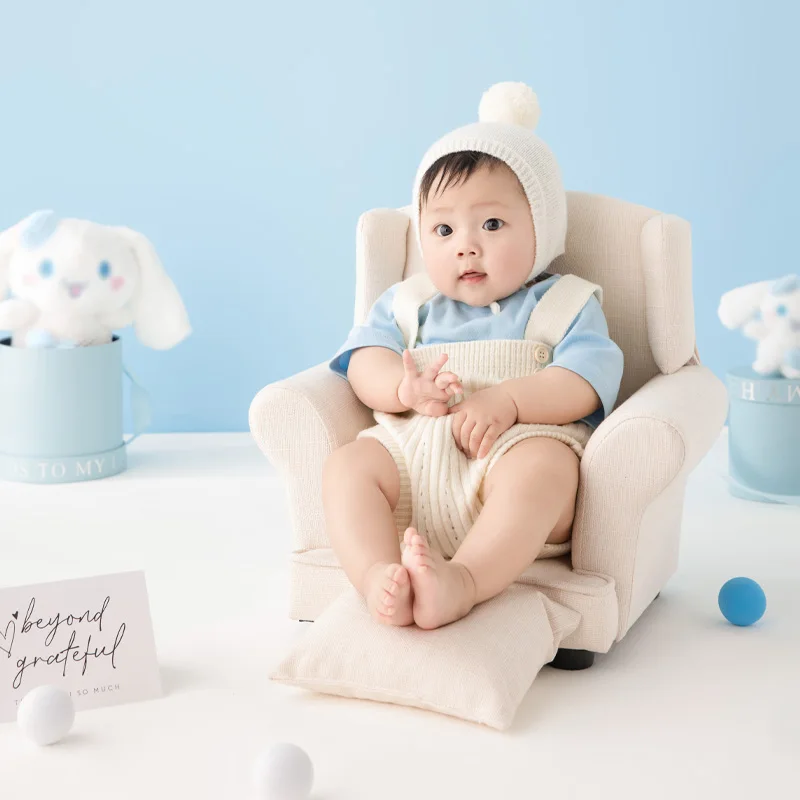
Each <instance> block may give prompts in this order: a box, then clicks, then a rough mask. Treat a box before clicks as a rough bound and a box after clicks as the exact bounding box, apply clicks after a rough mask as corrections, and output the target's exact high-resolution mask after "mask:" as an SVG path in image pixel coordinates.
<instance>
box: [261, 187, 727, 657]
mask: <svg viewBox="0 0 800 800" xmlns="http://www.w3.org/2000/svg"><path fill="white" fill-rule="evenodd" d="M568 208H569V226H568V232H567V250H566V253H565V254H564V255H563V256H561V257H560V258H559V259H557V260H556V261H555V262H554V263H553V264H552V265H551V267H550V271H551V272H558V273H575V274H577V275H580V276H581V277H583V278H586V279H587V280H590V281H592V282H593V283H597V284H599V285H600V286H602V288H603V305H604V310H605V313H606V317H607V318H608V322H609V328H610V331H611V335H612V337H613V338H614V340H615V341H616V342H617V344H619V346H620V347H621V348H622V350H623V352H624V354H625V374H624V377H623V383H622V388H621V392H620V397H619V401H618V405H617V408H616V410H615V411H614V412H613V413H612V414H611V415H610V416H609V417H608V418H607V419H606V420H605V421H604V422H603V424H602V425H601V426H600V427H599V428H598V429H597V430H596V431H595V433H594V435H593V436H592V438H591V439H590V441H589V444H588V446H587V450H586V454H585V456H584V460H583V463H582V464H581V487H580V490H579V497H578V507H577V516H576V521H575V525H574V529H573V552H572V555H571V557H568V558H567V559H566V560H562V559H552V561H554V562H558V564H557V565H554V566H553V569H558V570H559V571H558V572H556V573H550V572H547V571H546V569H548V568H549V567H548V568H545V567H544V566H543V565H544V564H545V563H546V562H541V563H534V565H532V567H531V568H530V569H529V570H528V571H526V573H525V575H524V576H523V578H521V579H520V581H519V582H518V584H525V583H530V584H532V585H535V586H536V587H538V588H539V589H541V590H542V592H543V593H546V594H547V595H548V596H549V597H550V598H551V599H553V600H555V601H556V602H558V603H561V604H562V605H564V606H567V607H569V608H572V609H575V610H577V611H579V612H580V613H581V617H582V619H581V622H580V624H579V625H578V627H577V628H576V629H575V631H573V632H572V633H571V634H570V635H569V636H568V637H567V638H566V639H564V641H563V642H562V644H561V646H562V647H570V648H574V649H584V650H592V651H594V652H606V651H607V650H608V649H609V648H610V647H611V645H612V644H613V642H614V641H618V640H619V639H621V638H622V637H623V636H624V635H625V633H626V632H627V631H628V629H629V628H630V626H631V625H632V624H633V623H634V622H635V621H636V619H638V617H639V616H640V615H641V613H642V611H644V609H645V608H646V607H647V606H648V605H649V603H650V602H651V601H652V599H653V598H654V597H655V596H656V594H658V592H659V591H661V589H662V588H663V587H664V585H665V584H666V582H667V580H668V579H669V577H670V576H671V575H672V574H673V573H674V571H675V569H676V566H677V557H678V550H679V542H680V524H681V515H682V507H683V495H684V486H685V481H686V477H687V475H688V473H689V472H690V471H691V469H692V468H693V467H694V466H695V465H696V464H697V462H698V461H699V460H700V458H701V457H702V456H703V455H704V454H705V453H706V452H707V451H708V449H709V448H710V446H711V444H712V442H713V441H714V439H715V438H716V436H717V435H718V433H719V432H720V430H721V428H722V426H723V424H724V421H725V415H726V411H727V397H726V391H725V387H724V385H723V384H722V382H721V381H719V380H718V379H717V378H716V377H715V376H714V375H713V373H711V372H710V370H708V369H707V368H705V367H703V366H701V365H699V363H698V359H697V356H696V349H695V331H694V309H693V303H692V274H691V241H690V228H689V225H688V223H687V222H685V221H684V220H682V219H680V218H678V217H675V216H672V215H665V214H661V213H659V212H657V211H653V210H651V209H648V208H645V207H643V206H638V205H633V204H630V203H626V202H623V201H621V200H616V199H611V198H607V197H602V196H598V195H590V194H585V193H580V192H568ZM410 223H411V217H410V209H408V208H406V209H378V210H373V211H370V212H367V213H366V214H364V215H363V216H362V217H361V218H360V220H359V223H358V233H357V241H356V245H357V246H356V254H357V258H356V306H355V322H356V323H358V322H361V321H362V320H363V319H364V318H365V317H366V315H367V313H368V311H369V309H370V307H371V305H372V303H373V302H374V301H375V299H376V298H377V297H378V296H379V295H380V294H381V293H382V292H383V291H384V290H385V289H386V288H388V287H389V286H390V285H392V284H393V283H395V282H397V281H399V280H402V278H403V277H406V276H408V275H410V274H414V273H415V272H418V271H419V270H420V269H421V268H422V263H421V259H420V255H419V251H418V249H417V245H416V239H415V235H414V230H413V226H412V225H411V224H410ZM335 344H336V343H332V347H331V352H333V351H334V350H335ZM372 424H373V419H372V415H371V413H370V411H369V410H368V409H366V408H365V407H364V406H363V405H362V404H361V403H360V402H359V401H358V399H357V398H356V397H355V395H354V394H353V392H352V390H351V389H350V386H349V384H348V383H347V381H345V380H344V379H342V378H339V377H338V376H336V375H334V374H333V373H332V372H330V371H329V370H328V368H327V365H325V364H322V365H319V366H317V367H314V368H312V369H310V370H306V371H305V372H302V373H300V374H299V375H297V376H294V377H293V378H289V379H287V380H284V381H279V382H277V383H274V384H272V385H270V386H267V387H266V388H264V389H262V390H261V392H259V394H258V395H257V396H256V398H255V399H254V400H253V403H252V405H251V408H250V426H251V430H252V432H253V435H254V437H255V439H256V441H257V442H258V444H259V446H260V447H261V449H262V450H263V452H264V453H265V454H266V455H267V456H268V458H269V459H270V460H271V461H272V462H273V463H274V464H275V465H276V467H278V469H279V470H280V471H281V473H282V475H283V477H284V479H285V481H286V486H287V490H288V493H289V503H290V507H291V510H292V523H293V531H292V536H293V540H292V550H293V556H292V607H291V614H292V616H293V617H294V618H296V619H315V618H316V617H317V616H318V615H319V614H320V613H321V612H322V611H323V610H324V609H325V608H327V607H328V606H329V605H330V604H331V603H332V602H333V601H334V600H335V598H336V597H337V596H338V595H339V594H341V592H342V590H343V589H345V588H347V586H348V584H347V581H346V578H345V576H344V573H343V572H342V570H341V568H340V567H339V566H338V565H337V564H336V562H335V559H333V556H332V552H331V551H330V546H329V543H328V542H327V539H326V536H325V531H324V523H323V516H322V501H321V491H320V486H321V479H322V465H323V462H324V460H325V457H326V456H327V454H328V453H330V452H331V451H332V450H333V449H335V448H336V447H339V446H340V445H342V444H344V443H346V442H348V441H351V440H352V439H354V438H355V436H356V433H357V432H358V431H359V430H362V429H363V428H366V427H367V426H369V425H372ZM587 579H589V583H587Z"/></svg>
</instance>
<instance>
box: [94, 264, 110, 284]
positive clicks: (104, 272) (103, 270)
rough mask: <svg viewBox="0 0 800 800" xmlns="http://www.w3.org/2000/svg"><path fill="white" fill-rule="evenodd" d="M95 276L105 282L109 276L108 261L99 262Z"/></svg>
mask: <svg viewBox="0 0 800 800" xmlns="http://www.w3.org/2000/svg"><path fill="white" fill-rule="evenodd" d="M97 274H98V275H99V276H100V277H101V278H103V280H105V279H106V278H107V277H108V276H109V275H110V274H111V264H109V263H108V261H101V262H100V266H99V267H98V268H97Z"/></svg>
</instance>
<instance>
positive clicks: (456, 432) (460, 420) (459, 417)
mask: <svg viewBox="0 0 800 800" xmlns="http://www.w3.org/2000/svg"><path fill="white" fill-rule="evenodd" d="M450 410H451V411H452V409H450ZM465 419H466V416H465V415H464V414H456V415H455V416H454V417H453V423H452V426H451V427H452V431H453V441H454V442H455V443H456V447H457V448H458V449H459V450H461V426H462V425H463V424H464V420H465ZM461 452H462V453H463V452H464V451H463V450H461Z"/></svg>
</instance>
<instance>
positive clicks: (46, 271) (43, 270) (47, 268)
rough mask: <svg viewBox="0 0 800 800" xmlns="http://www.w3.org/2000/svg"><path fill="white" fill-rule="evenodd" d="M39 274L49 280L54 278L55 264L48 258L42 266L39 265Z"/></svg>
mask: <svg viewBox="0 0 800 800" xmlns="http://www.w3.org/2000/svg"><path fill="white" fill-rule="evenodd" d="M39 274H40V275H41V276H42V277H43V278H49V277H51V276H52V274H53V262H52V261H51V260H50V259H49V258H46V259H45V260H44V261H42V263H41V264H39Z"/></svg>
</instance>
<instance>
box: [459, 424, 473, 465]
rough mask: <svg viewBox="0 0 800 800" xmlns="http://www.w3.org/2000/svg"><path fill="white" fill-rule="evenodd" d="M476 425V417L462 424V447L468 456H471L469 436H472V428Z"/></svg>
mask: <svg viewBox="0 0 800 800" xmlns="http://www.w3.org/2000/svg"><path fill="white" fill-rule="evenodd" d="M474 427H475V420H474V419H467V420H465V422H464V424H463V425H462V426H461V449H462V450H463V451H464V455H466V456H467V457H469V437H470V436H472V429H473V428H474Z"/></svg>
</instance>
